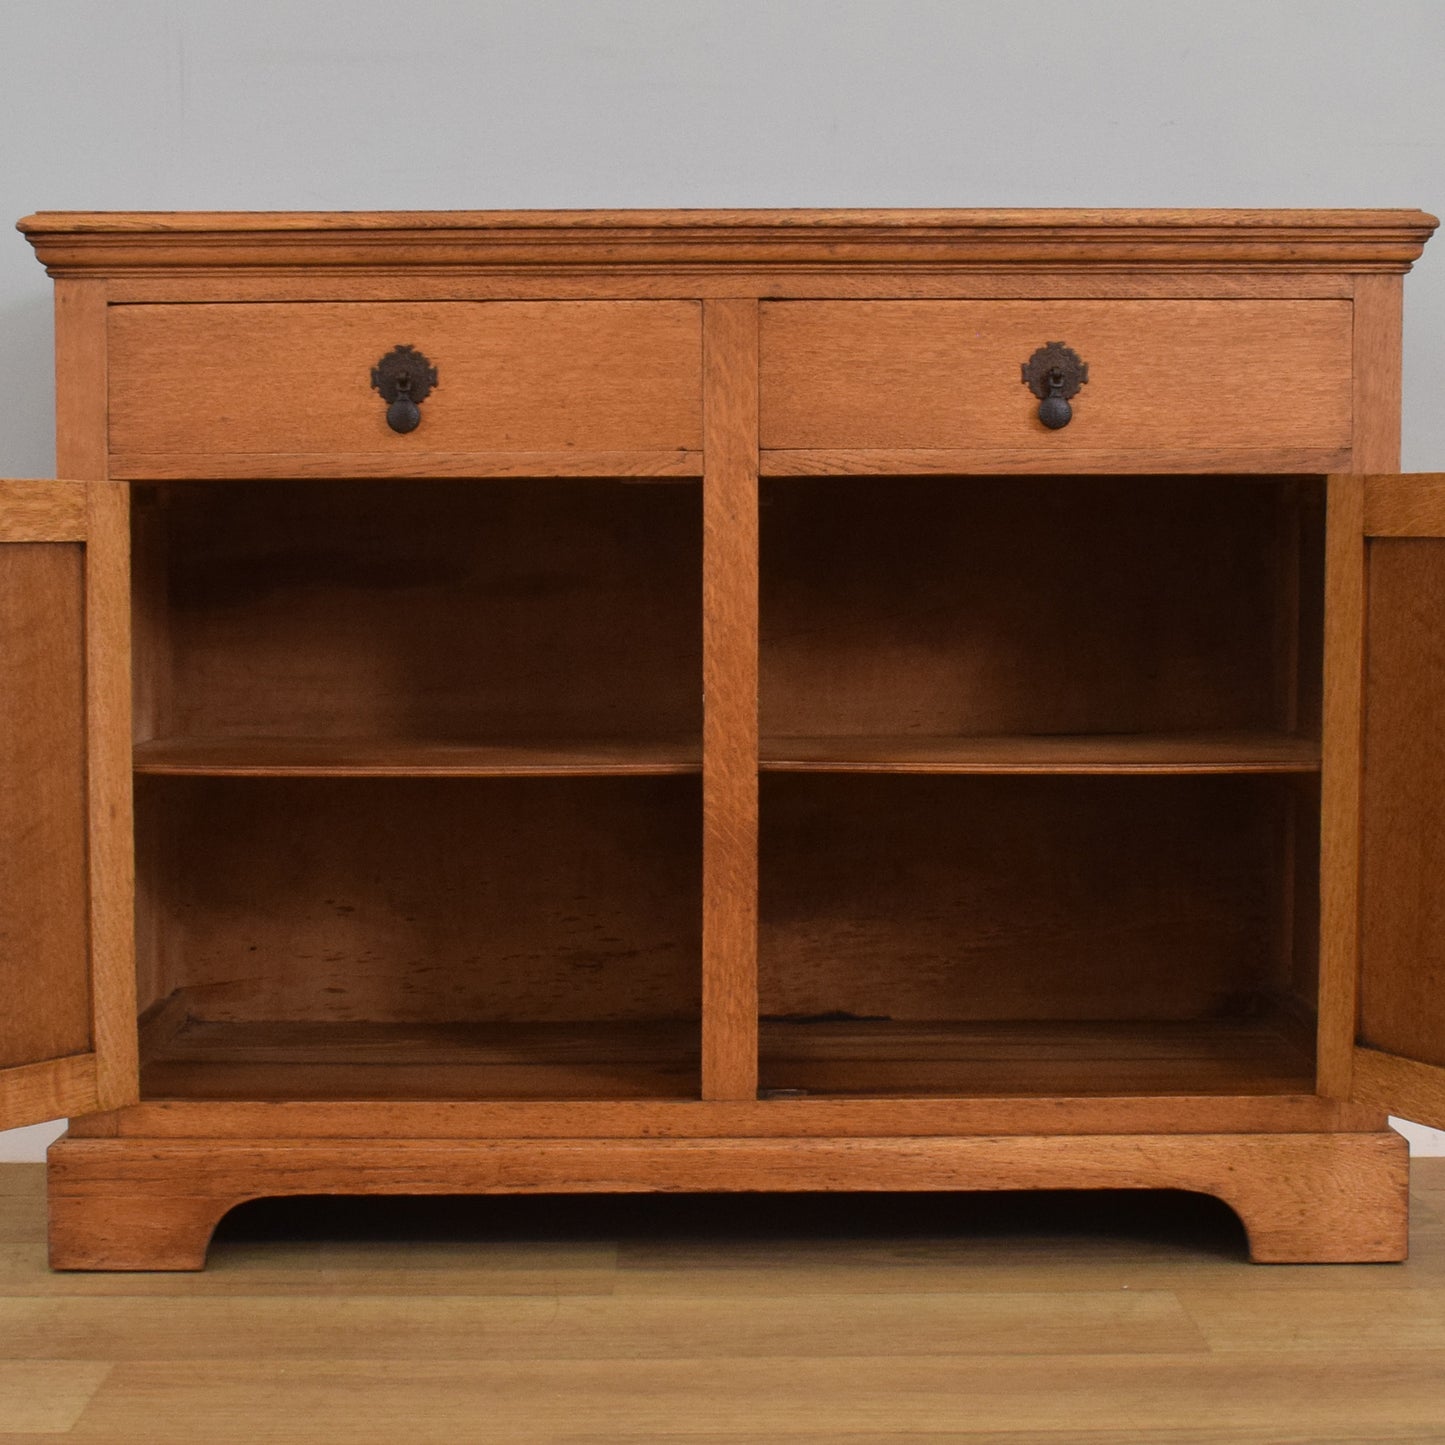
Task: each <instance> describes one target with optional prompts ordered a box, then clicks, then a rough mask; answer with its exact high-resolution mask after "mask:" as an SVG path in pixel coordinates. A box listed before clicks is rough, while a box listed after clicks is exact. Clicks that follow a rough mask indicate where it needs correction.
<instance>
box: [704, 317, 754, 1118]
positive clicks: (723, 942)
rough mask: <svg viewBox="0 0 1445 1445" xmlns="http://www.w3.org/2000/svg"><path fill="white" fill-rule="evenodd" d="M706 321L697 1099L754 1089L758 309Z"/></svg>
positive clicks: (737, 1095)
mask: <svg viewBox="0 0 1445 1445" xmlns="http://www.w3.org/2000/svg"><path fill="white" fill-rule="evenodd" d="M703 316H704V322H703V326H704V333H703V334H704V358H705V360H704V376H705V390H704V419H705V426H706V434H707V441H706V471H705V475H704V479H703V709H704V710H703V1065H702V1068H703V1080H702V1090H703V1097H704V1098H706V1099H749V1098H752V1097H753V1096H754V1095H755V1093H756V1091H757V946H758V945H757V936H758V932H757V930H758V923H757V919H758V901H757V899H758V466H757V427H758V312H757V306H756V304H755V303H753V302H750V301H710V302H708V303H706V306H705V308H704V312H703Z"/></svg>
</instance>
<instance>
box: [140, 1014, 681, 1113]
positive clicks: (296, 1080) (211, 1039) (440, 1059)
mask: <svg viewBox="0 0 1445 1445" xmlns="http://www.w3.org/2000/svg"><path fill="white" fill-rule="evenodd" d="M164 1013H165V1014H166V1015H168V1016H169V1022H167V1020H166V1019H165V1018H162V1019H158V1020H153V1021H152V1022H151V1023H150V1024H149V1025H148V1026H147V1028H146V1030H145V1033H144V1036H143V1043H142V1063H141V1094H142V1096H143V1097H144V1098H147V1099H260V1100H268V1099H292V1098H295V1099H419V1098H420V1099H438V1098H452V1099H636V1098H689V1097H696V1096H697V1092H698V1062H697V1060H698V1052H699V1041H698V1039H699V1026H698V1024H697V1023H695V1022H689V1021H687V1020H671V1019H668V1020H659V1021H651V1020H649V1021H643V1022H638V1021H635V1020H632V1021H599V1022H579V1023H572V1022H568V1023H530V1022H524V1023H498V1022H486V1023H322V1022H310V1021H307V1022H243V1023H228V1022H209V1021H201V1020H197V1019H193V1018H189V1017H186V1016H184V1015H183V1014H181V1015H179V1016H177V1010H176V1008H175V1005H174V1003H173V1004H172V1005H170V1006H168V1007H167V1009H166V1010H165V1011H164Z"/></svg>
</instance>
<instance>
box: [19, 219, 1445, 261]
mask: <svg viewBox="0 0 1445 1445" xmlns="http://www.w3.org/2000/svg"><path fill="white" fill-rule="evenodd" d="M1436 225H1438V222H1437V221H1436V219H1435V217H1434V216H1431V215H1427V214H1426V213H1425V212H1424V211H1415V210H1306V209H1300V210H1202V209H1201V210H1042V209H1040V210H897V209H886V210H885V209H880V210H823V209H819V210H669V211H659V210H637V211H169V212H152V211H114V212H105V211H50V212H42V213H40V214H38V215H33V216H27V217H25V219H24V220H22V221H20V222H19V229H20V230H21V231H23V232H24V233H25V235H26V236H27V237H28V239H29V240H30V242H31V244H32V245H33V246H34V247H35V250H36V253H37V255H38V256H39V257H40V259H41V260H42V261H43V262H44V263H45V265H46V266H47V267H48V268H49V270H50V271H51V273H52V274H53V275H56V276H83V275H92V276H106V275H120V274H123V273H130V274H134V273H137V272H146V271H158V272H170V273H179V272H187V271H190V272H197V271H204V272H209V273H212V274H216V273H224V272H226V271H234V270H241V269H245V270H252V271H258V270H266V269H280V268H288V269H289V268H297V267H304V268H307V269H310V270H316V271H322V270H325V271H331V272H338V271H357V270H361V269H365V270H370V271H397V270H404V269H411V268H426V267H433V268H443V267H445V268H449V269H452V270H462V271H480V270H503V269H509V270H516V269H519V268H521V269H526V270H545V269H550V270H552V271H557V270H578V269H583V270H588V271H596V270H598V269H602V270H618V269H625V268H628V267H649V268H661V269H671V270H677V271H681V270H692V271H701V270H718V269H728V268H733V269H738V270H746V271H750V272H754V273H758V272H790V271H793V272H796V271H808V270H811V271H818V270H838V269H846V268H849V267H858V266H885V267H887V268H888V269H890V270H893V271H897V272H900V273H901V272H907V271H910V270H932V271H938V270H942V271H949V270H959V271H962V270H988V271H997V270H1010V269H1015V270H1017V269H1027V270H1030V271H1074V272H1077V271H1085V270H1091V269H1093V270H1119V269H1121V268H1124V269H1149V270H1155V271H1179V270H1194V271H1200V270H1211V269H1213V270H1255V269H1259V268H1262V267H1268V266H1274V267H1286V268H1289V269H1291V270H1293V271H1348V272H1365V271H1392V272H1397V273H1398V272H1401V271H1407V270H1409V268H1410V263H1411V262H1412V261H1414V260H1415V258H1416V257H1417V256H1418V255H1419V254H1420V251H1421V248H1422V247H1423V246H1424V244H1425V242H1426V241H1427V240H1428V239H1429V236H1430V233H1431V231H1433V230H1434V229H1435V227H1436Z"/></svg>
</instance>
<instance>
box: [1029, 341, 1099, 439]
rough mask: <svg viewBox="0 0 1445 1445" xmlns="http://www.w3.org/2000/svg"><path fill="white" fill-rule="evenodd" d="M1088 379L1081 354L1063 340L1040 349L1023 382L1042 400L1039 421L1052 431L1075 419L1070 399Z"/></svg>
mask: <svg viewBox="0 0 1445 1445" xmlns="http://www.w3.org/2000/svg"><path fill="white" fill-rule="evenodd" d="M1088 379H1089V365H1088V363H1087V362H1086V361H1083V360H1081V359H1080V357H1079V353H1078V352H1077V351H1075V350H1074V349H1073V348H1072V347H1070V346H1065V345H1064V343H1063V342H1062V341H1050V342H1047V343H1046V344H1045V345H1043V346H1041V347H1039V349H1038V350H1037V351H1036V352H1034V354H1033V355H1032V356H1031V357H1029V359H1028V360H1027V361H1026V362H1024V364H1023V382H1024V385H1025V386H1026V387H1028V389H1029V390H1030V391H1031V392H1033V394H1034V395H1035V396H1036V397H1038V399H1039V420H1040V421H1041V422H1042V423H1043V424H1044V425H1045V426H1046V427H1048V429H1049V430H1050V431H1058V429H1059V428H1060V427H1065V426H1068V424H1069V423H1070V422H1071V421H1072V420H1073V417H1074V408H1073V407H1072V406H1070V405H1069V398H1070V397H1073V396H1077V395H1078V391H1079V388H1080V387H1081V386H1083V385H1084V383H1085V382H1086V381H1088Z"/></svg>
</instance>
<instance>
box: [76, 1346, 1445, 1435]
mask: <svg viewBox="0 0 1445 1445" xmlns="http://www.w3.org/2000/svg"><path fill="white" fill-rule="evenodd" d="M1442 1379H1445V1351H1432V1352H1429V1353H1428V1354H1422V1355H1420V1356H1418V1357H1417V1356H1414V1355H1412V1356H1411V1357H1409V1358H1408V1359H1406V1360H1404V1361H1403V1362H1402V1361H1401V1359H1400V1357H1399V1356H1397V1355H1396V1354H1394V1353H1392V1352H1388V1351H1385V1352H1382V1351H1378V1350H1375V1351H1359V1352H1353V1353H1351V1354H1350V1355H1348V1356H1345V1357H1336V1356H1333V1355H1330V1354H1327V1353H1325V1352H1321V1351H1316V1352H1313V1353H1312V1354H1310V1355H1307V1356H1305V1357H1302V1358H1300V1359H1297V1360H1294V1361H1292V1362H1291V1363H1290V1365H1289V1367H1288V1368H1281V1363H1280V1360H1279V1359H1278V1358H1277V1357H1273V1356H1270V1357H1265V1358H1262V1359H1258V1360H1255V1359H1247V1358H1243V1357H1239V1356H1228V1355H1226V1356H1210V1355H1207V1354H1203V1355H1191V1356H1185V1357H1178V1356H1167V1355H1166V1356H1148V1355H1138V1354H1129V1355H1113V1356H1109V1355H1103V1356H1091V1357H1087V1358H1070V1357H1059V1356H1046V1357H1041V1358H1039V1359H1021V1358H1000V1357H989V1358H986V1359H969V1358H966V1357H960V1356H945V1357H941V1358H940V1357H928V1358H923V1359H918V1358H911V1357H906V1356H904V1357H897V1358H889V1359H874V1358H866V1357H841V1358H836V1359H827V1360H810V1359H798V1358H787V1357H780V1358H772V1359H766V1360H762V1359H748V1360H737V1359H731V1360H716V1359H671V1360H617V1359H608V1360H564V1361H521V1362H519V1361H482V1360H478V1361H428V1360H406V1361H397V1360H382V1361H376V1360H352V1361H329V1360H300V1361H297V1360H292V1361H284V1360H277V1361H273V1362H266V1361H254V1360H247V1359H244V1358H239V1359H236V1360H232V1361H216V1360H206V1361H181V1362H176V1361H165V1362H135V1363H122V1364H118V1365H116V1366H115V1368H114V1369H113V1370H112V1371H111V1373H110V1375H109V1376H108V1377H107V1379H106V1381H105V1383H104V1384H103V1385H102V1387H101V1388H100V1390H98V1391H97V1393H96V1396H95V1398H94V1399H93V1400H92V1402H91V1404H90V1406H89V1407H88V1409H87V1411H86V1413H85V1415H83V1416H82V1418H81V1420H80V1422H79V1423H78V1425H77V1427H76V1428H75V1430H74V1431H73V1432H72V1438H74V1439H76V1440H91V1441H94V1440H117V1439H119V1440H131V1441H136V1442H139V1441H144V1442H146V1445H195V1442H196V1441H198V1440H205V1441H206V1442H207V1445H273V1442H274V1445H294V1442H295V1441H296V1440H298V1439H305V1440H307V1441H308V1442H315V1445H333V1442H334V1445H340V1442H343V1441H344V1442H348V1445H395V1442H397V1441H398V1440H405V1441H407V1442H408V1445H454V1442H456V1441H457V1440H474V1439H485V1440H486V1441H487V1442H488V1445H492V1442H543V1441H545V1442H556V1441H557V1440H558V1439H559V1438H560V1439H564V1440H565V1439H566V1438H567V1436H568V1435H574V1436H575V1435H582V1434H592V1435H594V1436H597V1435H600V1436H602V1437H603V1438H604V1439H611V1440H614V1441H619V1442H620V1441H637V1440H647V1441H676V1442H686V1441H690V1440H692V1439H693V1438H694V1437H695V1436H702V1437H704V1438H707V1437H711V1438H712V1439H714V1440H715V1439H717V1438H719V1437H721V1438H723V1439H727V1438H729V1437H730V1435H731V1436H737V1435H742V1436H744V1437H746V1436H747V1435H748V1434H749V1433H751V1434H752V1435H754V1436H761V1437H763V1438H768V1439H771V1440H773V1441H778V1442H783V1441H790V1440H793V1439H795V1438H797V1437H799V1436H801V1437H803V1438H804V1439H807V1438H809V1437H811V1438H812V1439H814V1440H816V1439H817V1438H818V1436H819V1435H820V1434H821V1435H823V1436H824V1437H825V1438H829V1437H831V1438H832V1439H834V1440H840V1439H841V1440H846V1438H847V1436H848V1434H849V1433H855V1434H867V1433H868V1432H872V1433H873V1434H875V1435H876V1434H878V1433H880V1432H892V1433H893V1434H895V1435H898V1436H901V1437H902V1438H904V1439H907V1438H909V1436H910V1435H911V1436H912V1437H913V1438H915V1439H917V1440H928V1439H929V1438H930V1436H935V1435H936V1434H938V1433H942V1432H948V1431H953V1432H954V1433H958V1431H959V1427H960V1426H965V1427H966V1430H965V1438H967V1432H969V1431H971V1432H972V1433H973V1434H974V1435H975V1436H977V1435H979V1434H985V1435H986V1434H987V1433H988V1432H990V1431H992V1432H995V1433H998V1432H1002V1431H1013V1432H1015V1433H1016V1434H1019V1435H1022V1436H1023V1438H1028V1435H1029V1433H1030V1432H1032V1433H1033V1434H1034V1435H1036V1436H1037V1437H1038V1438H1040V1439H1043V1440H1049V1439H1050V1438H1052V1439H1054V1440H1056V1441H1058V1442H1060V1445H1064V1442H1074V1441H1077V1440H1078V1439H1080V1438H1081V1436H1086V1435H1087V1432H1089V1431H1095V1432H1101V1433H1105V1434H1107V1432H1114V1434H1115V1435H1116V1436H1117V1437H1118V1438H1120V1439H1130V1438H1132V1439H1133V1440H1134V1441H1135V1442H1139V1445H1142V1442H1146V1441H1158V1440H1161V1439H1167V1433H1166V1432H1168V1431H1171V1430H1173V1429H1175V1428H1178V1427H1186V1428H1192V1429H1194V1430H1196V1431H1198V1430H1200V1429H1201V1428H1210V1429H1213V1430H1215V1431H1216V1435H1215V1438H1216V1439H1217V1440H1220V1441H1224V1440H1234V1439H1237V1438H1238V1435H1239V1433H1242V1432H1247V1431H1251V1430H1253V1431H1256V1432H1260V1433H1261V1434H1263V1435H1265V1438H1268V1432H1270V1431H1271V1430H1273V1431H1275V1432H1276V1434H1275V1438H1278V1432H1279V1431H1280V1430H1281V1429H1284V1430H1288V1431H1291V1432H1294V1434H1295V1435H1297V1436H1298V1437H1300V1438H1302V1439H1308V1440H1311V1441H1328V1440H1349V1439H1356V1440H1358V1439H1359V1438H1361V1436H1362V1435H1366V1436H1368V1433H1369V1432H1373V1433H1374V1434H1375V1436H1376V1437H1377V1438H1378V1436H1380V1435H1381V1434H1385V1435H1386V1436H1388V1433H1389V1432H1392V1431H1393V1432H1395V1433H1396V1435H1397V1436H1398V1435H1399V1434H1402V1433H1403V1434H1405V1435H1406V1437H1407V1438H1408V1434H1409V1432H1410V1431H1414V1432H1415V1433H1416V1435H1417V1436H1422V1437H1423V1438H1426V1439H1428V1438H1430V1436H1429V1433H1428V1432H1430V1431H1431V1430H1434V1431H1436V1432H1437V1433H1436V1438H1437V1439H1438V1434H1439V1431H1440V1429H1441V1380H1442ZM1125 1425H1127V1429H1128V1431H1129V1432H1132V1436H1131V1435H1130V1434H1129V1433H1126V1432H1125V1431H1123V1430H1121V1426H1125ZM126 1431H130V1432H131V1433H130V1434H129V1435H127V1434H126V1433H125V1432H126Z"/></svg>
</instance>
